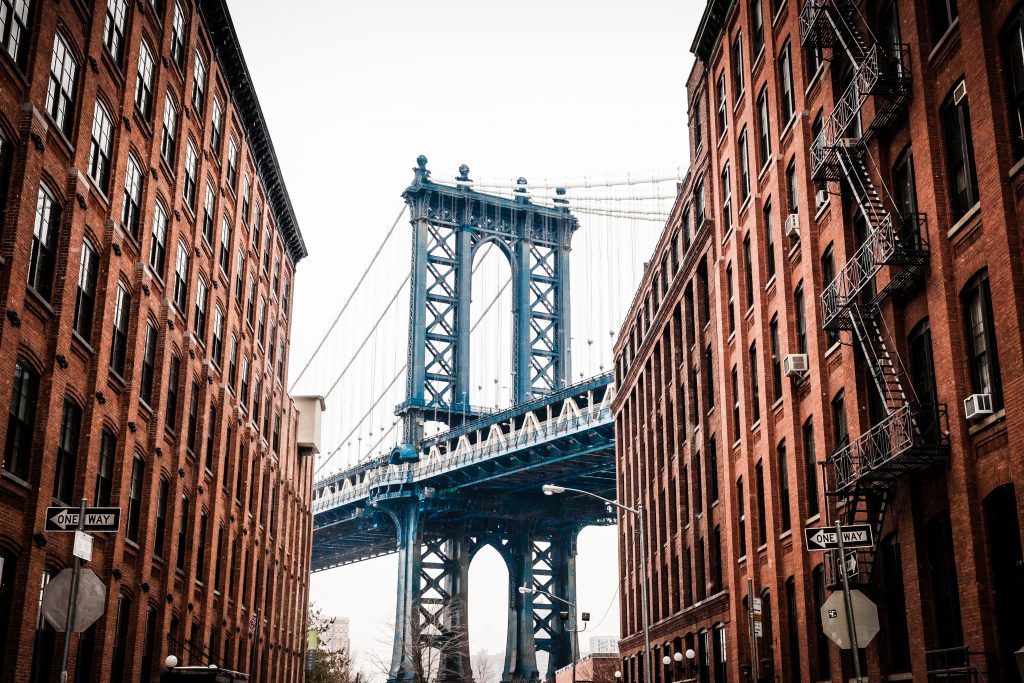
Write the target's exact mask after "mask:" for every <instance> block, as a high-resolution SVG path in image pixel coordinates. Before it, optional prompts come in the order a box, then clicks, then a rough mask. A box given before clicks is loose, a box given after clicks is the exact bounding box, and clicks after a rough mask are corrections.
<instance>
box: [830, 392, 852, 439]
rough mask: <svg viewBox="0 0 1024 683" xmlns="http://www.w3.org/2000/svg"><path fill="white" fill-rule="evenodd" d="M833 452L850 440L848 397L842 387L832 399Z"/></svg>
mask: <svg viewBox="0 0 1024 683" xmlns="http://www.w3.org/2000/svg"><path fill="white" fill-rule="evenodd" d="M832 432H833V442H832V452H833V453H835V452H836V451H838V450H839V449H840V448H843V447H844V446H846V444H847V443H849V441H850V433H849V432H848V431H847V430H846V397H845V393H844V391H843V390H842V389H840V390H839V392H838V393H837V394H836V395H835V398H833V399H832Z"/></svg>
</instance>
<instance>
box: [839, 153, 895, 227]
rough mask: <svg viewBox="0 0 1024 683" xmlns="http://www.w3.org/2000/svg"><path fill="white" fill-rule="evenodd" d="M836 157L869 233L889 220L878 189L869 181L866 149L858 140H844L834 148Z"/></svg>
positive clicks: (869, 174)
mask: <svg viewBox="0 0 1024 683" xmlns="http://www.w3.org/2000/svg"><path fill="white" fill-rule="evenodd" d="M836 157H837V159H838V161H839V166H840V168H841V169H842V172H843V177H844V178H845V179H846V182H847V185H848V186H849V187H850V191H851V192H853V197H854V199H856V200H857V208H858V209H860V212H861V213H862V214H863V215H864V218H865V220H867V222H868V225H869V226H871V231H872V232H874V231H875V229H876V228H877V227H878V226H879V225H881V224H882V223H883V222H885V221H887V220H888V219H889V212H888V211H887V210H886V208H885V205H884V204H883V203H882V198H881V196H880V195H879V194H878V189H877V188H876V187H875V184H874V183H873V182H872V181H871V173H870V172H869V171H868V166H867V163H866V161H865V160H866V158H867V148H866V147H865V146H864V144H863V143H862V142H861V141H860V140H859V139H858V140H854V139H851V138H845V139H844V140H842V141H840V144H838V145H837V146H836Z"/></svg>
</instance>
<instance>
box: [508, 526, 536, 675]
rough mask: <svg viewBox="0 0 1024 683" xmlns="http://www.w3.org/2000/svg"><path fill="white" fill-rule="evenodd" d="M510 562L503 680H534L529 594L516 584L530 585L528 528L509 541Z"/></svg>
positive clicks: (533, 649)
mask: <svg viewBox="0 0 1024 683" xmlns="http://www.w3.org/2000/svg"><path fill="white" fill-rule="evenodd" d="M509 546H510V553H511V558H512V559H511V561H510V562H509V567H508V590H509V599H508V632H507V640H506V645H505V671H504V672H503V673H502V675H501V680H502V681H503V683H521V682H523V681H537V680H539V678H540V674H539V672H538V671H537V649H536V645H535V642H534V623H533V601H534V596H533V595H532V594H530V593H520V592H519V587H520V586H532V585H534V582H533V543H532V540H531V538H530V533H529V531H528V530H526V529H523V530H521V531H518V532H517V533H516V534H515V535H514V537H513V538H512V539H511V542H510V543H509Z"/></svg>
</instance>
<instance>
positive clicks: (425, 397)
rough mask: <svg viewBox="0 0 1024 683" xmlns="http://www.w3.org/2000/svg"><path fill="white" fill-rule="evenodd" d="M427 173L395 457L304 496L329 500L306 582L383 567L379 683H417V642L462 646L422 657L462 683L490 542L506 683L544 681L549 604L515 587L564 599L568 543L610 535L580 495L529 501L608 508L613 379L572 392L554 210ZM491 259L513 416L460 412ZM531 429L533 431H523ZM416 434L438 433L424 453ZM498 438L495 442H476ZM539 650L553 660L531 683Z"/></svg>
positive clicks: (560, 628)
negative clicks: (389, 597) (477, 300)
mask: <svg viewBox="0 0 1024 683" xmlns="http://www.w3.org/2000/svg"><path fill="white" fill-rule="evenodd" d="M426 162H427V160H426V158H425V157H419V158H418V159H417V165H416V168H415V169H414V178H413V183H412V184H411V185H410V186H409V187H408V188H407V189H406V190H405V192H404V193H403V197H404V198H405V200H406V202H407V203H408V205H409V209H410V216H411V219H410V222H411V224H412V231H413V240H412V242H413V247H412V264H411V265H412V275H411V293H410V311H409V348H408V373H407V378H408V379H407V386H406V389H407V391H406V399H405V401H404V402H403V403H401V404H400V405H399V406H397V407H396V410H395V412H396V414H397V415H400V416H401V417H402V420H403V436H404V443H403V445H401V446H399V447H398V448H395V449H394V450H393V451H392V452H391V453H390V454H385V455H381V456H380V457H378V458H376V459H374V460H372V461H370V462H367V463H363V464H361V465H358V466H356V467H353V468H351V469H349V470H347V471H345V472H341V473H338V474H334V475H331V476H329V477H327V478H325V479H323V480H320V481H318V482H317V483H316V484H315V493H316V494H317V495H316V498H317V499H318V501H326V502H315V503H314V515H313V534H314V543H313V570H314V571H320V570H324V569H327V568H330V567H336V566H340V565H344V564H349V563H352V562H359V561H362V560H365V559H369V558H372V557H378V556H381V555H386V554H392V553H394V554H397V558H398V582H397V585H396V598H397V599H396V609H395V640H394V647H393V655H392V662H391V669H390V673H389V681H391V682H393V683H397V682H398V681H402V682H406V681H408V682H409V683H414V682H415V683H425V682H422V681H418V677H419V671H420V668H419V667H418V666H417V662H416V651H417V649H418V648H416V647H414V645H415V644H416V643H417V642H420V643H421V644H422V643H424V642H427V641H432V642H433V643H435V644H438V643H445V644H452V643H458V646H457V647H455V648H447V647H446V648H444V651H443V652H442V653H441V657H440V659H439V660H436V661H439V662H440V670H439V671H435V672H433V675H434V676H435V677H436V678H437V680H439V681H443V682H445V683H447V682H454V681H459V682H462V681H472V671H471V667H470V661H469V649H468V639H467V638H466V634H467V630H468V613H467V606H468V576H469V574H468V568H469V562H470V559H471V558H472V556H473V555H474V554H475V553H476V552H477V551H478V550H479V549H480V548H482V547H484V546H486V545H490V546H492V547H494V548H495V549H497V550H498V552H499V554H500V555H501V557H502V558H503V559H504V561H505V563H506V566H507V568H508V571H509V595H508V605H509V608H508V615H507V620H508V630H507V634H508V640H507V646H506V658H505V668H504V672H503V674H502V681H504V682H507V683H511V682H513V681H515V682H517V683H518V682H519V681H539V680H541V679H545V680H549V681H550V680H553V679H554V672H555V671H556V670H557V669H558V668H560V667H562V666H564V665H566V664H568V663H569V662H570V659H571V653H572V648H571V644H570V633H569V631H568V628H567V624H566V623H564V622H563V621H562V620H561V619H560V618H559V614H558V613H559V609H558V608H557V607H556V606H554V605H552V604H551V602H550V601H549V600H548V599H547V598H544V597H541V596H540V594H538V595H537V596H535V595H533V594H530V593H525V594H524V593H520V592H519V591H518V587H520V586H524V585H525V586H532V587H533V588H536V589H538V590H544V591H548V592H550V593H552V594H554V595H558V596H560V597H563V598H565V599H567V600H570V601H572V602H575V596H576V577H575V562H576V560H575V557H576V537H577V534H578V533H579V531H580V530H581V529H582V528H583V527H584V526H588V525H592V524H614V523H615V516H614V515H613V514H612V512H611V511H610V510H608V509H606V508H605V506H604V505H602V504H600V503H599V502H597V501H595V499H593V498H588V497H585V496H576V495H572V494H567V495H565V496H558V497H555V498H551V497H548V496H544V495H543V494H542V493H541V490H540V487H541V484H543V483H545V482H553V483H559V484H563V485H565V486H571V487H574V488H578V489H581V490H585V491H590V492H593V493H596V494H598V495H600V496H604V497H607V498H614V497H615V438H614V426H613V420H612V417H611V412H610V410H609V409H608V405H607V404H608V400H607V399H608V396H609V394H608V393H607V392H609V391H611V384H612V377H611V374H606V375H602V376H600V377H595V378H592V379H589V380H586V381H583V382H580V383H578V384H576V385H570V384H569V378H570V377H571V368H570V357H569V339H570V334H569V247H570V243H571V239H572V235H573V233H574V232H575V230H576V229H577V227H578V224H577V221H576V218H575V217H574V216H572V214H571V213H570V212H569V209H568V205H567V203H565V202H561V203H559V204H558V205H557V206H555V207H545V206H537V205H535V204H532V203H530V201H529V198H528V197H527V195H526V193H525V181H522V180H521V185H520V187H519V190H518V191H517V192H516V193H515V196H514V197H513V198H511V199H509V198H504V197H497V196H492V195H487V194H483V193H480V192H476V191H474V190H472V189H471V188H470V187H469V178H468V173H469V169H468V168H466V167H465V166H463V167H461V168H460V176H459V179H460V181H462V182H460V183H459V184H458V185H457V186H456V187H450V186H446V185H441V184H437V183H434V182H433V181H431V180H430V171H428V170H427V167H426ZM487 245H492V248H496V249H497V250H499V251H500V252H501V253H502V254H503V255H504V256H505V257H506V258H507V259H508V260H509V264H510V266H511V273H512V305H513V311H512V313H513V332H512V337H513V351H512V353H513V358H512V367H513V374H514V377H513V381H512V384H513V399H514V405H513V406H512V407H511V408H508V409H505V410H501V411H488V410H485V409H481V408H478V407H474V406H473V405H472V395H471V386H470V379H469V378H470V365H469V345H470V334H469V331H470V324H471V323H470V316H469V312H470V300H471V296H472V291H471V288H472V278H471V273H472V267H473V262H474V259H475V258H476V257H477V256H478V255H479V254H480V251H481V249H482V248H484V247H486V246H487ZM584 408H585V409H586V411H587V412H586V413H585V414H584V413H583V412H581V411H582V410H583V409H584ZM538 416H543V417H538ZM538 420H543V422H544V424H545V425H546V426H545V427H544V429H543V430H541V429H534V427H533V425H537V424H539V422H538ZM427 421H433V422H442V423H445V424H447V425H448V428H449V429H448V431H446V432H444V433H442V434H439V435H436V436H433V437H430V438H427V439H424V436H423V435H424V424H425V423H426V422H427ZM495 430H497V431H499V432H500V433H501V434H503V435H506V437H507V438H504V440H501V441H500V442H499V443H496V442H492V441H489V440H488V439H489V438H490V435H491V434H493V433H494V432H495ZM452 444H458V446H457V447H456V448H454V450H453V449H452ZM460 449H468V451H460ZM466 452H469V453H472V454H473V455H472V457H466V456H465V453H466ZM443 453H451V455H442V454H443ZM460 453H461V455H460ZM428 455H429V456H430V457H424V456H428ZM435 468H436V469H435ZM353 486H356V487H358V488H357V489H355V491H356V493H346V491H352V488H351V487H353ZM321 493H325V494H328V495H326V496H325V497H321V496H320V495H319V494H321ZM538 652H547V653H548V654H549V661H548V666H547V669H546V670H545V671H539V670H538V666H537V653H538Z"/></svg>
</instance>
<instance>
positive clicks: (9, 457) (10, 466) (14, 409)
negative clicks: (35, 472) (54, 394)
mask: <svg viewBox="0 0 1024 683" xmlns="http://www.w3.org/2000/svg"><path fill="white" fill-rule="evenodd" d="M38 398H39V373H38V372H36V370H35V368H34V367H32V365H31V364H30V363H29V362H28V361H27V360H25V359H24V358H18V360H17V361H16V362H15V363H14V379H13V380H12V382H11V402H10V409H9V411H8V414H7V441H6V442H5V444H4V469H5V470H7V471H8V472H10V473H11V474H13V475H14V476H16V477H19V478H21V479H25V480H27V479H28V473H29V462H30V460H31V458H32V437H33V433H34V432H35V428H36V402H37V401H38Z"/></svg>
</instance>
